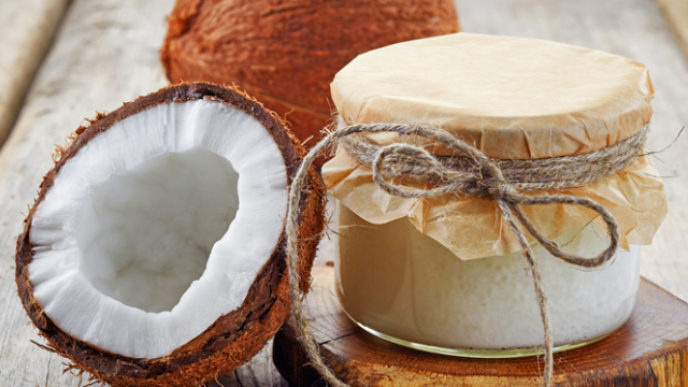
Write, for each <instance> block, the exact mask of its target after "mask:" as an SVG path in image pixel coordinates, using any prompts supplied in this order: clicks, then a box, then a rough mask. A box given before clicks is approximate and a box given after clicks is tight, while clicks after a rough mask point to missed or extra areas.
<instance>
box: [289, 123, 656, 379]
mask: <svg viewBox="0 0 688 387" xmlns="http://www.w3.org/2000/svg"><path fill="white" fill-rule="evenodd" d="M647 131H648V129H647V127H645V128H643V129H642V130H641V131H639V132H638V133H636V134H635V135H633V136H631V137H629V138H628V139H626V140H624V141H621V142H619V143H617V144H614V145H612V146H609V147H606V148H602V149H600V150H597V151H594V152H590V153H585V154H581V155H572V156H561V157H554V158H545V159H535V160H505V159H491V158H489V157H487V156H486V155H485V154H483V153H482V152H481V151H479V150H478V149H476V148H475V147H473V146H471V145H469V144H467V143H465V142H463V141H461V140H459V139H457V138H455V137H454V136H452V135H451V134H450V133H448V132H447V131H445V130H442V129H437V128H429V127H423V126H418V125H409V124H395V123H374V124H362V125H352V126H347V127H340V128H338V129H336V130H334V131H332V132H330V133H329V134H327V135H326V136H325V137H324V138H323V139H322V140H321V141H320V142H318V143H317V144H316V145H315V146H314V147H313V148H311V150H310V151H309V153H308V154H307V155H306V157H305V158H304V160H303V162H302V164H301V166H300V168H299V170H298V171H297V174H296V176H295V178H294V180H293V182H292V184H291V186H290V189H289V207H288V213H287V225H286V227H287V259H288V273H289V284H290V297H291V303H292V304H291V310H292V315H293V316H294V318H295V321H296V324H297V327H296V328H297V329H296V331H297V338H298V340H299V342H300V343H301V344H302V345H303V347H304V350H305V352H306V354H307V355H308V357H309V359H310V360H311V365H312V366H313V367H314V368H315V369H316V370H317V371H318V372H319V373H320V374H321V375H322V376H323V378H324V379H325V381H326V382H327V383H329V384H330V385H333V386H345V385H346V384H344V383H342V382H341V381H340V380H339V379H338V378H337V377H336V375H335V374H334V373H333V372H332V371H331V370H330V369H329V367H327V365H326V364H325V363H324V361H323V360H322V357H321V356H320V351H319V349H318V346H317V344H316V343H315V341H314V340H313V337H312V334H311V333H310V329H309V328H308V326H307V324H306V322H305V317H304V315H303V307H302V302H303V300H302V299H303V297H304V294H303V293H302V292H301V290H300V288H299V283H300V276H299V274H298V267H299V263H298V235H297V231H296V230H298V217H299V214H298V208H299V206H298V204H299V202H300V200H301V192H302V190H303V189H304V187H305V178H306V175H307V171H308V168H309V167H310V166H311V164H312V163H313V161H314V160H315V159H316V158H317V157H318V156H319V155H320V154H321V153H322V152H323V151H324V150H325V149H326V148H328V147H329V146H331V145H334V144H339V145H341V146H342V147H343V149H344V150H345V151H346V152H347V153H349V154H350V155H351V156H353V157H355V158H356V159H357V160H358V161H359V162H361V163H362V164H363V165H366V166H368V167H369V168H371V169H372V172H373V180H374V181H375V183H376V184H377V185H379V186H380V187H381V188H382V189H383V190H385V191H386V192H387V193H389V194H391V195H395V196H400V197H407V198H409V197H412V198H427V197H435V196H440V195H446V194H450V193H460V194H464V195H469V196H474V197H482V198H490V199H493V200H495V201H496V202H497V204H498V206H499V209H500V211H501V212H502V214H503V216H504V218H505V219H506V221H507V223H508V224H509V227H510V228H511V230H512V232H513V233H514V235H515V236H516V238H517V240H518V241H519V244H520V245H521V247H522V249H523V255H524V257H525V258H526V260H527V262H528V265H529V268H530V272H531V276H532V278H533V285H534V288H535V296H536V300H537V302H538V306H539V309H540V317H541V320H542V325H543V329H544V344H545V346H544V347H545V372H544V385H545V386H550V385H551V382H552V374H553V357H552V348H553V338H552V333H551V327H550V322H549V315H548V313H547V298H546V295H545V293H544V290H543V288H542V279H541V276H540V270H539V268H538V264H537V262H536V261H535V259H534V257H533V252H532V250H531V249H530V246H529V244H528V241H527V239H526V236H525V234H524V232H523V230H522V229H521V226H523V227H525V229H526V230H528V232H529V233H530V234H531V235H532V236H533V237H534V238H535V239H536V240H537V241H538V242H539V243H540V244H542V245H543V247H545V249H547V251H549V252H550V254H552V255H553V256H555V257H557V258H559V259H562V260H564V261H566V262H569V263H571V264H574V265H578V266H583V267H598V266H600V265H602V264H604V263H605V262H607V261H609V260H610V259H611V258H612V257H613V256H614V254H615V253H616V249H617V247H618V241H619V232H618V226H617V223H616V221H615V219H614V218H613V217H612V215H611V214H610V213H609V212H608V211H607V210H606V209H605V208H604V207H603V206H602V205H600V204H598V203H596V202H595V201H593V200H590V199H588V198H582V197H576V196H571V195H548V194H543V195H529V196H526V195H523V194H521V193H520V192H519V191H533V190H552V189H559V188H566V187H573V186H580V185H584V184H587V183H591V182H594V181H597V180H600V179H602V178H604V177H606V176H609V175H612V174H614V173H617V172H618V171H620V170H622V169H623V168H625V167H626V166H627V165H628V164H629V163H630V162H632V161H633V160H635V158H637V157H639V156H640V155H642V153H643V149H644V145H645V139H646V137H647ZM381 132H393V133H397V134H399V135H402V136H416V137H421V138H424V139H427V140H430V141H431V142H433V143H439V144H443V145H445V146H448V147H449V148H450V149H451V150H452V151H453V152H454V154H455V155H454V156H437V155H433V154H431V153H430V152H428V151H427V150H426V149H424V148H422V147H419V146H416V145H411V144H407V143H393V144H389V145H384V146H380V145H377V144H374V143H372V142H371V141H369V140H368V139H367V138H366V137H365V136H362V134H372V133H381ZM402 178H412V179H414V181H421V182H423V183H424V185H425V186H427V187H429V188H426V187H421V188H418V187H416V186H408V185H403V184H401V183H398V181H399V180H401V179H402ZM550 203H561V204H570V205H580V206H584V207H587V208H589V209H591V210H593V211H595V212H597V213H598V214H599V215H600V217H601V218H602V220H603V221H604V222H605V223H606V225H607V230H608V234H609V237H610V242H609V246H608V247H607V248H606V249H605V250H604V251H603V252H601V253H600V254H599V255H598V256H596V257H594V258H585V257H579V256H575V255H570V254H567V253H565V252H563V251H561V249H560V248H559V246H558V245H557V244H556V243H554V242H553V241H551V240H549V239H547V238H546V237H544V235H542V234H541V233H540V232H539V231H538V230H537V229H536V228H535V227H534V226H533V224H532V223H531V222H530V221H529V220H528V218H527V217H526V216H525V215H524V214H523V212H522V211H521V209H520V206H521V205H538V204H550ZM516 220H518V223H517V222H516ZM519 223H520V225H521V226H519Z"/></svg>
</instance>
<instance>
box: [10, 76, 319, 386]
mask: <svg viewBox="0 0 688 387" xmlns="http://www.w3.org/2000/svg"><path fill="white" fill-rule="evenodd" d="M202 98H206V99H208V98H210V99H213V100H216V101H220V102H222V103H225V104H228V105H231V106H233V107H234V108H237V109H240V110H243V111H244V112H246V113H247V114H249V115H251V116H253V117H254V118H255V119H257V120H258V121H259V122H260V123H261V124H262V125H263V126H264V127H265V129H266V130H267V131H268V132H269V133H270V134H271V135H272V137H273V138H274V140H275V142H276V143H277V145H278V148H279V150H280V151H281V153H282V156H283V158H284V160H285V164H286V167H287V173H288V174H289V177H288V180H289V182H291V178H292V177H293V176H294V174H295V173H296V170H297V168H298V166H299V164H300V160H301V156H302V155H303V153H304V150H303V148H302V147H301V145H299V143H298V141H297V140H296V139H295V137H294V136H293V134H291V133H290V132H289V131H288V130H287V129H286V127H285V124H284V122H283V121H282V120H281V119H280V118H279V117H278V116H277V115H276V114H275V113H273V112H271V111H269V110H266V109H265V108H264V107H263V105H262V104H261V103H259V102H257V101H256V100H254V99H253V98H251V97H249V96H247V95H246V94H244V93H243V92H241V91H238V90H237V89H235V88H229V89H226V88H222V87H219V86H215V85H211V84H202V83H198V84H183V85H178V86H173V87H168V88H165V89H162V90H160V91H157V92H155V93H152V94H149V95H147V96H144V97H141V98H139V99H137V100H136V101H134V102H130V103H125V104H124V105H123V106H122V107H120V108H119V109H117V110H115V111H113V112H112V113H109V114H107V115H100V114H99V115H98V117H97V118H96V119H95V120H93V121H92V122H91V124H90V125H88V126H87V127H80V128H79V129H77V131H76V133H75V135H74V136H73V137H74V141H73V142H72V144H71V146H69V147H68V148H66V149H62V150H60V151H59V154H58V158H57V161H56V162H55V166H54V168H53V169H52V170H51V171H50V172H48V173H47V174H46V175H45V177H44V179H43V182H42V183H41V186H40V189H39V193H38V197H37V199H36V200H35V202H34V204H33V206H32V207H31V209H30V211H29V214H28V216H27V218H26V219H25V221H24V231H23V233H22V234H21V235H20V236H19V238H18V240H17V253H16V283H17V287H18V291H19V297H20V298H21V301H22V303H23V305H24V308H25V309H26V312H27V313H28V315H29V317H30V318H31V320H32V321H33V323H34V324H35V325H36V327H37V328H38V329H39V332H40V334H41V335H42V336H44V337H45V338H46V339H47V341H48V343H49V349H50V350H52V351H54V352H56V353H58V354H60V355H62V356H64V357H66V358H68V359H69V360H70V361H71V365H70V366H69V367H70V368H75V369H78V370H83V371H87V372H89V373H91V374H92V375H93V377H94V378H96V379H97V380H99V381H101V382H106V383H109V384H111V385H113V386H144V385H145V386H192V385H198V384H201V383H204V382H207V381H209V380H214V379H216V378H217V377H219V376H221V375H223V374H225V373H227V372H230V371H232V370H234V369H235V368H237V367H239V366H240V365H241V364H243V363H245V362H247V361H248V360H250V359H251V358H252V357H253V356H254V355H255V354H256V353H257V352H258V351H260V349H261V348H263V346H264V345H265V343H266V342H267V341H268V340H269V339H270V338H272V337H273V336H274V334H275V333H276V332H277V330H278V329H279V327H280V326H281V325H282V324H283V323H284V321H285V320H286V318H287V316H288V314H289V305H290V302H289V294H288V279H287V275H286V254H285V239H286V238H285V234H284V230H283V231H282V234H281V236H280V240H279V241H275V243H276V245H275V249H274V250H273V253H272V255H271V256H270V257H266V261H265V264H264V266H263V267H262V269H261V270H260V272H259V273H258V275H257V276H256V278H255V280H254V281H253V284H252V286H251V288H250V289H249V292H248V294H247V296H246V298H245V300H244V302H243V304H242V305H241V307H240V308H239V309H237V310H234V311H232V312H230V313H228V314H225V315H223V316H221V317H220V318H218V320H217V321H215V323H214V324H212V325H211V326H210V327H208V328H207V329H206V330H205V331H204V332H203V333H201V334H200V335H198V336H197V337H195V338H194V339H193V340H191V341H190V342H188V343H187V344H185V345H183V346H181V347H179V348H177V349H176V350H175V351H174V352H172V353H171V354H169V355H167V356H164V357H160V358H154V359H141V358H130V357H126V356H121V355H117V354H113V353H109V352H107V351H105V350H103V349H100V348H97V347H95V346H93V345H91V344H89V343H87V342H83V341H80V340H79V339H78V338H75V337H72V336H70V335H69V334H68V333H66V332H64V331H63V330H61V329H60V327H59V326H57V325H56V324H55V323H54V322H53V321H52V320H51V318H50V316H48V315H47V314H45V313H44V312H43V308H42V306H41V305H40V303H39V302H38V301H37V300H36V298H35V297H34V294H33V286H32V284H31V281H30V279H29V270H28V269H29V264H30V263H31V261H32V259H33V251H32V250H33V245H32V243H31V240H30V232H31V224H32V219H33V216H34V213H35V211H36V208H37V206H38V204H39V203H41V201H42V200H43V199H44V197H45V195H46V193H47V192H48V191H49V190H50V188H51V186H52V185H53V182H54V180H55V177H56V176H57V174H58V172H59V171H60V169H61V168H62V166H63V165H64V164H65V162H67V160H69V159H70V158H71V157H72V156H74V155H75V154H76V153H77V152H78V151H79V149H80V148H81V147H82V146H84V145H85V144H86V143H88V142H89V141H90V140H91V139H92V138H93V137H94V136H95V135H97V134H98V133H100V132H102V131H105V130H108V129H109V128H110V127H111V126H112V125H113V124H115V123H116V122H118V121H120V120H122V119H123V118H126V117H128V116H130V115H133V114H136V113H138V112H140V111H142V110H145V109H147V108H149V107H151V106H154V105H157V104H161V103H167V102H172V101H177V102H181V101H188V100H195V99H202ZM309 184H310V187H309V188H310V189H309V190H308V193H307V194H306V195H305V197H304V200H303V201H302V203H301V214H302V216H301V220H300V229H299V233H300V236H301V238H302V239H303V240H305V241H306V242H305V243H303V246H302V247H301V250H300V258H301V275H302V278H303V282H302V283H301V287H302V289H304V290H306V288H307V287H308V281H309V273H310V268H311V264H312V261H313V258H314V256H315V250H316V247H317V243H318V239H319V235H320V232H321V231H322V229H323V225H324V221H323V215H322V214H323V203H324V202H323V197H324V188H323V187H324V186H323V184H322V182H321V180H320V177H319V176H318V175H317V174H316V173H315V171H312V172H311V175H310V182H309ZM285 200H287V198H286V197H285Z"/></svg>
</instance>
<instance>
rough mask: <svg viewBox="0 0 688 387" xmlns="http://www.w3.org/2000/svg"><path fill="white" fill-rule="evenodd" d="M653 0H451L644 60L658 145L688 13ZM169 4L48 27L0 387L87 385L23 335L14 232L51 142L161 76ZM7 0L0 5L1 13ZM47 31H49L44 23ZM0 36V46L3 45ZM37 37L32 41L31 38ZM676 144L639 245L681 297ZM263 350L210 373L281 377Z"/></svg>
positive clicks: (23, 180) (0, 319) (265, 381)
mask: <svg viewBox="0 0 688 387" xmlns="http://www.w3.org/2000/svg"><path fill="white" fill-rule="evenodd" d="M46 1H47V0H46ZM658 1H660V2H661V3H662V4H663V6H664V7H665V8H664V9H665V10H667V9H668V10H669V11H667V13H669V14H670V15H671V20H678V22H676V21H674V22H673V25H674V26H675V27H674V28H673V29H672V28H670V24H669V23H668V21H667V19H665V18H664V16H663V13H662V12H661V11H660V8H659V7H658V5H657V4H656V3H655V2H653V1H652V0H605V1H600V0H577V1H570V0H457V2H458V4H457V6H458V10H459V15H460V19H461V24H462V28H463V30H465V31H472V32H483V33H492V34H508V35H522V36H531V37H538V38H545V39H552V40H558V41H562V42H567V43H572V44H578V45H583V46H588V47H592V48H597V49H601V50H605V51H609V52H613V53H617V54H621V55H624V56H627V57H630V58H633V59H635V60H638V61H640V62H643V63H645V64H646V65H647V66H648V68H649V69H650V74H651V76H652V79H653V81H654V85H655V90H656V98H655V101H654V107H655V116H654V119H653V124H652V130H653V131H652V133H651V138H650V142H649V148H650V149H660V148H662V147H664V146H665V145H667V144H669V143H670V142H671V141H672V139H673V137H674V135H675V134H676V133H677V131H678V129H679V128H680V127H681V126H682V125H684V124H687V123H688V60H687V59H686V56H685V55H684V54H683V52H682V51H681V43H679V40H678V39H677V38H676V35H675V34H674V33H673V32H672V31H674V30H675V31H678V32H680V31H682V30H683V27H682V26H685V25H688V24H686V23H688V20H685V19H681V18H682V17H684V18H685V17H687V16H685V15H684V14H685V13H681V12H672V11H671V10H672V8H671V7H672V4H678V6H679V7H683V3H681V0H658ZM172 5H173V0H147V1H137V2H133V1H132V2H123V1H117V0H100V1H88V0H73V1H72V2H71V4H70V5H69V6H68V8H67V11H66V13H65V15H64V17H63V18H62V21H61V24H60V26H59V28H58V30H57V32H56V33H55V35H54V37H53V36H48V40H50V39H49V38H51V37H53V38H54V39H53V41H52V45H51V47H50V49H49V52H48V55H47V56H46V57H45V59H44V60H43V62H42V64H41V66H40V68H39V71H38V72H37V73H36V75H35V77H34V79H33V82H32V84H31V87H30V89H29V90H28V94H27V96H26V99H25V100H24V102H23V106H22V109H21V111H20V114H19V116H18V117H17V119H16V121H15V125H14V128H13V132H12V135H11V137H10V138H9V140H8V141H7V143H6V144H5V145H4V148H3V150H2V152H1V153H0V203H1V204H0V229H1V230H2V231H3V232H1V233H0V249H1V251H2V252H3V254H2V255H1V258H0V264H1V265H2V270H0V310H2V314H0V327H2V329H0V385H2V386H20V385H21V386H37V385H45V386H77V385H79V384H86V383H87V381H86V377H85V376H84V377H76V376H73V375H70V374H69V373H67V374H63V373H62V369H63V368H64V365H63V359H62V358H60V357H58V356H55V355H53V354H51V353H49V352H47V351H44V350H41V349H40V348H38V346H36V345H34V344H32V343H31V342H30V340H36V341H38V342H42V341H41V340H40V339H39V338H38V337H37V334H36V330H35V329H34V328H33V327H32V325H31V323H30V322H29V319H28V318H27V317H26V315H25V313H24V310H23V309H22V307H21V304H20V302H19V299H18V297H17V296H16V287H15V284H14V245H15V240H16V236H17V234H18V233H19V231H20V229H21V222H22V219H23V217H24V215H25V212H26V205H27V203H29V202H31V201H32V199H33V196H34V195H35V192H36V188H37V187H38V183H39V182H40V179H41V177H42V175H43V174H44V173H45V172H46V171H47V170H48V169H49V167H50V165H51V162H52V161H51V158H50V155H51V154H52V151H53V148H54V145H55V144H62V143H63V142H64V139H65V138H66V137H67V136H68V135H69V134H70V133H71V132H72V131H73V130H74V129H76V127H78V126H79V125H80V124H82V123H83V122H84V121H83V118H84V117H92V116H94V115H95V112H96V111H109V110H112V109H113V108H115V107H117V106H118V105H119V104H120V103H121V102H123V101H127V100H131V99H133V98H135V97H136V96H138V95H141V94H144V93H147V92H149V91H153V90H156V89H157V88H159V87H161V86H163V85H165V84H166V82H167V80H166V79H165V77H164V75H163V72H162V68H161V66H160V63H159V59H158V50H159V47H160V45H161V42H162V39H163V35H164V31H165V16H166V15H167V14H168V13H169V11H170V10H171V8H172ZM7 6H8V5H7V4H6V3H3V4H1V5H0V13H1V12H3V7H7ZM681 15H684V16H681ZM12 28H22V25H21V24H20V23H18V24H16V25H15V26H14V27H12ZM45 31H46V32H45V33H46V34H52V32H51V31H50V28H45ZM682 36H688V35H685V34H683V35H682ZM3 38H5V36H4V35H3ZM3 38H0V52H3V50H5V49H8V47H9V45H8V44H7V43H6V42H5V41H3V40H2V39H3ZM45 39H46V38H45V36H44V37H43V38H41V39H37V40H36V41H37V42H39V43H36V44H40V42H42V41H45ZM684 44H685V41H684ZM9 49H11V48H9ZM15 49H16V48H15ZM25 49H26V50H30V49H31V47H25ZM13 92H15V93H16V95H19V96H20V97H18V98H21V95H23V94H24V90H18V91H17V90H14V91H13ZM686 154H688V139H686V138H685V136H684V138H681V139H679V140H678V141H677V142H676V143H675V144H674V145H673V146H672V147H671V148H669V149H668V150H666V151H665V152H663V153H661V154H659V155H657V156H656V160H655V164H656V166H657V168H658V169H659V171H660V173H661V175H662V176H665V177H666V179H665V182H666V190H667V197H668V200H669V210H670V213H669V215H668V216H667V218H666V220H665V221H664V224H663V225H662V227H661V228H660V230H659V233H658V234H657V236H656V237H655V241H654V244H653V245H652V246H650V247H646V248H644V249H643V251H642V254H643V257H642V264H641V271H642V274H643V275H645V276H646V277H648V278H649V279H651V280H652V281H654V282H656V283H658V284H659V285H661V286H663V287H664V288H666V289H667V290H669V291H671V292H672V293H674V294H675V295H677V296H679V297H680V298H682V299H684V300H688V239H687V238H686V237H685V235H688V194H687V193H688V178H687V177H686V176H685V175H683V176H682V175H681V173H684V174H685V172H682V171H688V157H685V155H686ZM326 240H327V239H326ZM326 243H329V245H328V246H325V248H324V249H323V254H321V256H320V257H319V258H318V260H319V262H320V263H324V261H326V260H328V255H329V254H328V253H327V252H328V251H332V250H331V249H332V240H331V239H330V240H329V242H326ZM270 357H271V349H270V346H269V345H268V346H266V349H264V350H263V352H261V353H260V354H259V355H258V356H256V358H255V359H254V360H253V361H252V362H251V363H249V364H247V365H245V366H244V367H242V368H240V369H239V370H237V371H236V372H235V373H234V374H233V375H229V376H228V377H226V378H224V379H223V380H221V381H220V382H221V383H222V384H224V385H226V386H231V385H241V386H281V385H285V382H284V381H283V379H282V378H281V377H280V376H279V375H278V374H277V373H276V371H275V369H274V367H273V366H272V362H271V360H270Z"/></svg>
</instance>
